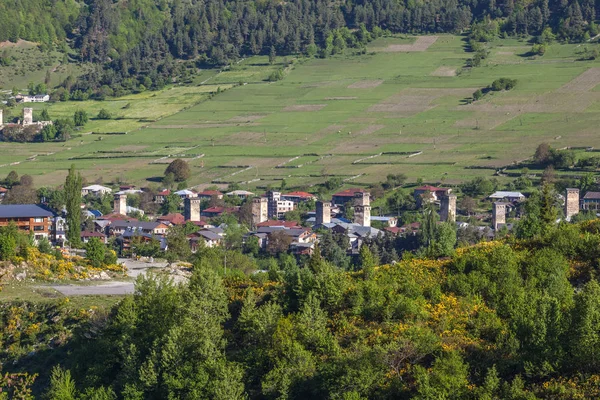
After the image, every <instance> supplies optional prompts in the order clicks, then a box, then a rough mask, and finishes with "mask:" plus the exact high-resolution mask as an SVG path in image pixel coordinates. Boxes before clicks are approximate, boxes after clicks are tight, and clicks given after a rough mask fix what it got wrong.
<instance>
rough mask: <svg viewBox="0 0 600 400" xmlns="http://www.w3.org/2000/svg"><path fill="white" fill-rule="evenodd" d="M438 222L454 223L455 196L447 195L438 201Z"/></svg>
mask: <svg viewBox="0 0 600 400" xmlns="http://www.w3.org/2000/svg"><path fill="white" fill-rule="evenodd" d="M440 221H442V222H455V221H456V195H455V194H449V195H447V196H444V197H442V199H441V200H440Z"/></svg>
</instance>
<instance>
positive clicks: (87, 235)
mask: <svg viewBox="0 0 600 400" xmlns="http://www.w3.org/2000/svg"><path fill="white" fill-rule="evenodd" d="M92 238H97V239H100V241H101V242H102V243H104V244H106V242H107V241H106V235H105V234H104V233H101V232H87V231H83V232H81V241H82V242H83V243H87V242H89V241H90V239H92Z"/></svg>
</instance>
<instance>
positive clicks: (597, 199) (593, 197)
mask: <svg viewBox="0 0 600 400" xmlns="http://www.w3.org/2000/svg"><path fill="white" fill-rule="evenodd" d="M581 208H583V209H584V210H594V211H596V210H599V209H600V192H587V193H586V194H585V196H583V199H581Z"/></svg>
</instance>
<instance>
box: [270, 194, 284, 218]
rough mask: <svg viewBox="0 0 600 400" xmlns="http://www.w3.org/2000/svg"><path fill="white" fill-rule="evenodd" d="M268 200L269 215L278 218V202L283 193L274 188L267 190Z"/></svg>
mask: <svg viewBox="0 0 600 400" xmlns="http://www.w3.org/2000/svg"><path fill="white" fill-rule="evenodd" d="M267 200H268V210H269V212H268V216H269V218H273V219H277V215H278V207H277V206H278V204H279V201H280V200H281V193H280V192H274V191H272V190H270V191H268V192H267Z"/></svg>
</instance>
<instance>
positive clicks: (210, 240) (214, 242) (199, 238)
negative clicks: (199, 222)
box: [188, 229, 223, 253]
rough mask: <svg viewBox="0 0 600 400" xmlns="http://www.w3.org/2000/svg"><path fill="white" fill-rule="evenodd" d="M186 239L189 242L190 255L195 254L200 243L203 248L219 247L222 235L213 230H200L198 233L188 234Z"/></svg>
mask: <svg viewBox="0 0 600 400" xmlns="http://www.w3.org/2000/svg"><path fill="white" fill-rule="evenodd" d="M221 232H222V230H221ZM188 239H189V241H190V248H191V249H192V253H195V252H197V251H198V248H199V247H200V242H204V243H203V244H204V246H205V247H216V246H220V245H221V242H222V240H223V234H222V233H221V234H220V233H219V232H218V231H217V230H215V229H202V230H199V231H198V232H194V233H192V234H189V235H188Z"/></svg>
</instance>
